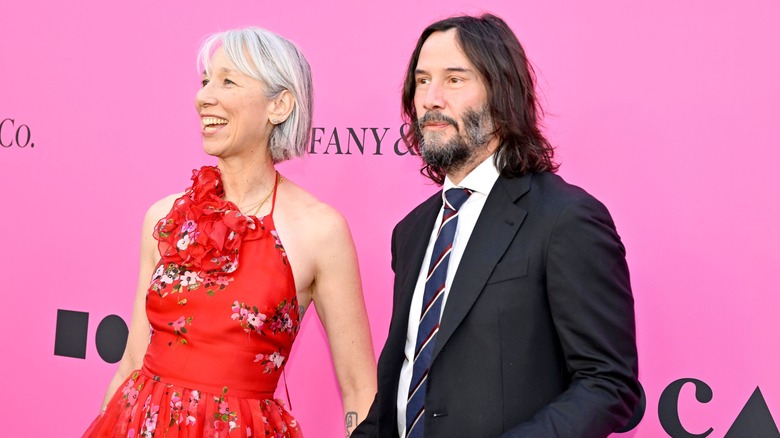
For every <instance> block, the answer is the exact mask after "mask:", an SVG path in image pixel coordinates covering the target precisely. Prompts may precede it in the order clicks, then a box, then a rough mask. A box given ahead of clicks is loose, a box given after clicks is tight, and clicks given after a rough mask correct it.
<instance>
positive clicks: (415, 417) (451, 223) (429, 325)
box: [406, 187, 472, 438]
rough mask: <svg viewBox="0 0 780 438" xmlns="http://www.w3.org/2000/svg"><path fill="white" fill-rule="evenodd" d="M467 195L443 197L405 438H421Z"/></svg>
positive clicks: (456, 191)
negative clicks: (452, 258) (450, 268)
mask: <svg viewBox="0 0 780 438" xmlns="http://www.w3.org/2000/svg"><path fill="white" fill-rule="evenodd" d="M471 193H472V192H471V191H470V190H468V189H463V188H458V187H455V188H452V189H449V190H447V192H446V193H445V194H444V199H445V200H444V214H443V215H442V220H441V225H440V226H439V232H438V235H437V236H436V242H435V243H434V244H433V252H432V253H431V263H430V267H429V268H428V277H427V278H426V280H425V292H424V294H423V305H422V311H421V312H420V326H419V328H418V330H417V343H416V345H415V349H414V368H413V371H412V381H411V385H410V386H409V398H408V399H407V404H406V436H407V437H409V438H422V436H423V430H424V427H425V424H424V423H425V421H424V419H425V389H426V383H427V381H428V369H429V368H430V365H431V353H432V352H433V347H434V345H436V333H438V332H439V319H440V318H441V307H442V302H443V301H444V288H445V282H446V280H447V266H448V265H449V262H450V253H451V252H452V241H453V239H454V238H455V230H456V229H457V227H458V209H460V207H461V206H462V205H463V203H464V202H466V199H468V197H469V196H470V195H471Z"/></svg>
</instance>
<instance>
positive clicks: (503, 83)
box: [352, 15, 640, 438]
mask: <svg viewBox="0 0 780 438" xmlns="http://www.w3.org/2000/svg"><path fill="white" fill-rule="evenodd" d="M403 108H404V114H405V116H406V117H408V120H409V122H410V123H412V124H413V126H414V129H413V130H411V132H410V138H409V142H410V145H411V147H412V148H413V149H414V150H415V151H416V152H419V154H420V155H421V156H422V158H423V160H424V163H425V164H424V168H423V171H424V173H425V174H426V175H427V176H429V177H430V178H431V179H432V180H433V181H435V182H436V183H437V184H440V185H443V190H442V192H440V193H437V194H436V195H434V196H433V197H431V198H430V199H428V200H427V201H425V202H423V203H422V204H420V205H419V206H418V207H417V208H415V209H414V210H413V211H412V212H411V213H409V215H408V216H406V218H404V219H403V220H402V221H401V222H400V223H399V224H398V225H397V226H396V228H395V230H394V232H393V240H392V267H393V270H394V272H395V284H394V296H393V315H392V319H391V324H390V331H389V334H388V338H387V343H386V344H385V347H384V350H383V351H382V354H381V356H380V359H379V364H378V385H379V386H378V387H379V390H378V393H377V396H376V399H375V401H374V404H373V406H372V408H371V411H370V413H369V415H368V417H367V418H366V420H365V421H364V422H363V423H362V424H361V425H360V426H359V427H358V429H357V430H356V431H355V432H354V433H353V435H352V436H353V437H368V436H378V437H399V436H400V437H406V436H408V437H426V438H434V437H442V438H445V437H446V438H453V437H499V436H501V437H578V438H579V437H604V436H607V435H609V434H610V433H611V432H613V431H614V430H616V429H618V428H620V427H621V426H623V425H625V424H626V422H627V421H628V420H629V418H630V416H631V414H632V412H633V409H634V406H635V405H636V403H637V401H638V399H639V391H640V389H639V384H638V382H637V353H636V341H635V331H634V309H633V298H632V295H631V288H630V284H629V275H628V268H627V266H626V262H625V251H624V248H623V245H622V244H621V242H620V238H619V236H618V234H617V232H616V231H615V227H614V224H613V222H612V219H611V217H610V215H609V213H608V211H607V210H606V208H605V207H604V206H603V205H602V204H601V203H600V202H598V201H597V200H596V199H594V198H593V197H591V196H590V195H588V194H587V193H586V192H584V191H583V190H581V189H580V188H578V187H575V186H572V185H569V184H567V183H566V182H564V181H563V180H562V179H561V178H560V177H558V176H556V175H555V174H554V173H553V172H554V171H555V170H556V167H557V166H556V165H555V163H554V161H553V149H552V147H551V146H550V144H549V143H548V142H547V140H546V139H545V138H544V137H543V135H542V134H541V132H540V130H539V112H538V109H537V102H536V97H535V93H534V79H533V72H532V70H531V67H530V66H529V64H528V61H527V59H526V57H525V53H524V51H523V49H522V47H521V46H520V43H519V42H518V40H517V38H516V37H515V35H514V34H513V33H512V31H511V30H510V29H509V27H508V26H507V25H506V23H505V22H504V21H503V20H501V19H500V18H498V17H495V16H493V15H484V16H482V17H478V18H476V17H455V18H450V19H446V20H443V21H439V22H437V23H434V24H432V25H431V26H429V27H428V28H427V29H425V31H423V33H422V36H421V37H420V39H419V41H418V43H417V47H416V49H415V51H414V54H413V55H412V58H411V61H410V63H409V68H408V71H407V74H406V79H405V84H404V92H403Z"/></svg>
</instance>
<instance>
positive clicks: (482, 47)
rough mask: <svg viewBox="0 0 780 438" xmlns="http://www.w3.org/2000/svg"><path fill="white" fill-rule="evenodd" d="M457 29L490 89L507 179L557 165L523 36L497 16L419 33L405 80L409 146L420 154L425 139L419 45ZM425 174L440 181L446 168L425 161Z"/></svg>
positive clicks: (449, 22)
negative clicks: (417, 96)
mask: <svg viewBox="0 0 780 438" xmlns="http://www.w3.org/2000/svg"><path fill="white" fill-rule="evenodd" d="M450 29H456V30H457V36H456V38H457V41H458V44H459V45H460V48H461V50H463V52H464V53H465V55H466V57H467V58H468V59H469V61H470V62H471V63H472V64H473V65H474V67H475V68H476V69H477V71H478V72H479V74H480V76H481V77H482V79H483V81H484V83H485V87H486V88H487V95H488V101H487V106H488V108H489V111H490V115H491V117H492V118H493V125H494V127H495V135H496V136H497V137H498V139H499V146H498V149H497V150H496V155H495V160H496V167H498V169H499V170H500V171H501V175H502V176H504V177H507V178H512V177H518V176H522V175H525V174H526V173H531V172H542V171H546V170H547V171H552V172H555V171H556V170H557V169H558V165H557V164H556V163H555V162H554V161H553V155H554V149H553V147H552V145H550V142H549V141H547V139H546V138H545V137H544V135H542V133H541V131H540V129H539V125H540V117H541V114H542V110H541V108H540V107H539V104H538V102H537V100H536V93H535V90H534V82H535V76H534V71H533V68H532V67H531V65H530V64H529V62H528V59H527V58H526V56H525V51H524V50H523V47H522V46H521V45H520V41H518V40H517V37H516V36H515V34H514V33H513V32H512V30H511V29H510V28H509V26H508V25H507V24H506V23H505V22H504V20H502V19H500V18H498V17H496V16H495V15H491V14H485V15H482V16H481V17H471V16H461V17H452V18H447V19H445V20H441V21H437V22H436V23H433V24H431V25H430V26H428V27H427V28H426V29H425V30H424V31H423V33H422V35H420V39H419V40H418V41H417V47H416V48H415V49H414V53H413V54H412V58H411V60H410V61H409V67H408V69H407V71H406V78H405V79H404V89H403V97H402V106H403V118H404V121H405V122H406V123H409V124H410V126H412V128H411V129H409V131H408V133H407V135H406V141H407V144H408V145H409V147H410V148H411V149H412V150H413V151H414V152H415V153H417V154H418V155H419V154H420V138H419V136H418V132H417V130H416V129H414V123H416V121H417V111H416V109H415V106H414V92H415V87H416V81H415V69H416V68H417V60H418V59H419V57H420V50H421V49H422V46H423V44H424V43H425V41H426V40H427V39H428V37H429V36H430V35H431V34H432V33H434V32H444V31H447V30H450ZM421 172H422V173H423V175H425V176H427V177H428V178H430V179H431V180H433V181H434V182H435V183H436V184H439V185H441V184H442V183H443V182H444V177H445V175H446V171H445V169H441V168H439V167H435V166H430V165H427V164H425V165H424V166H423V168H422V170H421Z"/></svg>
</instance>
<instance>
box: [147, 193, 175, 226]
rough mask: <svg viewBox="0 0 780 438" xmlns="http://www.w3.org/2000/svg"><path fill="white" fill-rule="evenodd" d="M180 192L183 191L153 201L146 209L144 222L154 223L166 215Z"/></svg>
mask: <svg viewBox="0 0 780 438" xmlns="http://www.w3.org/2000/svg"><path fill="white" fill-rule="evenodd" d="M182 194H183V193H174V194H172V195H168V196H166V197H164V198H162V199H160V200H157V201H156V202H154V203H153V204H152V205H151V206H150V207H149V209H148V210H147V211H146V216H145V217H144V222H145V223H147V222H149V223H151V224H156V223H157V221H159V220H160V219H162V218H164V217H165V216H167V215H168V212H169V211H171V208H173V203H174V202H176V200H177V199H179V198H181V196H182Z"/></svg>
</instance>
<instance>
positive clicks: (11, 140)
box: [0, 118, 35, 149]
mask: <svg viewBox="0 0 780 438" xmlns="http://www.w3.org/2000/svg"><path fill="white" fill-rule="evenodd" d="M0 146H2V148H4V149H8V148H12V147H16V148H21V149H24V148H26V147H28V146H29V147H30V148H34V147H35V143H33V141H32V131H30V127H29V126H27V125H25V124H24V123H21V122H17V121H16V120H15V119H12V118H6V119H3V120H2V121H0Z"/></svg>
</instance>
